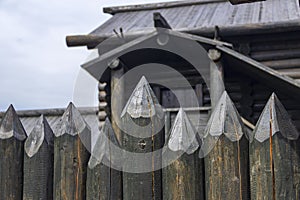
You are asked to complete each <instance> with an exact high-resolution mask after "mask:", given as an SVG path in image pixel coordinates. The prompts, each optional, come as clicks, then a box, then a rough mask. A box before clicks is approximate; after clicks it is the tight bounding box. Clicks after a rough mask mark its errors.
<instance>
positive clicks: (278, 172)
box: [250, 134, 300, 200]
mask: <svg viewBox="0 0 300 200" xmlns="http://www.w3.org/2000/svg"><path fill="white" fill-rule="evenodd" d="M299 145H300V141H299V139H298V140H297V141H290V140H288V139H286V138H283V137H282V135H281V134H276V135H274V136H273V137H272V152H271V154H272V156H273V163H274V174H275V177H274V180H275V186H273V178H272V169H271V168H270V166H271V163H270V140H267V141H265V142H263V143H260V142H258V141H256V140H254V142H253V143H252V144H251V145H250V172H251V173H250V178H251V199H273V196H274V197H275V199H286V200H288V199H299V197H300V184H299V183H300V174H299V170H300V168H299V166H300V152H299ZM273 187H275V188H273ZM273 189H275V194H273V192H274V191H273Z"/></svg>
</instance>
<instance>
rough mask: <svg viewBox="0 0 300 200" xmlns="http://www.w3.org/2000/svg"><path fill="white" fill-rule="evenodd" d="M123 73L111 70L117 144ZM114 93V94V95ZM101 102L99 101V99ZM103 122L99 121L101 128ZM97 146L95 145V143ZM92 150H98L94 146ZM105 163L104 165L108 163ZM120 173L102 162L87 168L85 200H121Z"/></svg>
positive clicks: (113, 122)
mask: <svg viewBox="0 0 300 200" xmlns="http://www.w3.org/2000/svg"><path fill="white" fill-rule="evenodd" d="M123 73H124V68H123V67H121V68H120V67H118V66H117V67H116V68H114V69H112V70H111V83H110V84H111V89H112V91H111V93H112V94H114V95H113V96H112V98H111V107H110V109H111V110H112V111H111V112H110V113H111V118H112V128H113V130H114V134H115V136H116V137H117V140H118V141H119V143H121V141H122V131H121V130H120V129H119V128H118V124H117V121H116V120H118V119H119V117H120V113H121V111H122V107H121V106H122V105H123V103H122V102H123V100H122V98H123V97H124V96H123V90H124V88H123V87H124V83H123V82H122V80H123V79H121V77H122V75H123ZM114 92H115V93H114ZM99 100H100V101H102V100H101V99H99ZM103 123H104V121H102V120H101V121H100V126H102V125H103ZM99 129H101V127H99ZM96 144H97V143H96ZM94 148H100V147H99V146H98V147H97V146H94ZM110 162H111V161H107V162H106V163H110ZM122 185H123V183H122V172H120V171H118V170H116V169H114V168H111V167H110V166H107V165H105V164H103V163H102V162H101V163H99V164H98V165H96V166H95V167H94V168H92V169H91V168H88V172H87V199H103V200H114V199H116V200H118V199H119V200H121V199H122V192H123V191H122Z"/></svg>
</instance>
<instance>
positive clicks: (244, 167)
mask: <svg viewBox="0 0 300 200" xmlns="http://www.w3.org/2000/svg"><path fill="white" fill-rule="evenodd" d="M248 156H249V154H248V140H247V139H246V138H245V136H243V138H242V139H241V140H240V141H237V142H232V141H230V140H229V139H228V138H227V137H225V135H222V136H221V137H220V138H219V139H218V141H217V143H216V145H215V146H214V148H213V149H212V150H211V152H210V153H209V154H208V155H207V156H206V157H205V158H204V163H205V179H206V188H205V189H206V199H209V200H215V199H249V191H248V189H249V180H248V174H249V171H248V166H249V163H248V162H249V160H248Z"/></svg>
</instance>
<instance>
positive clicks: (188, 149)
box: [163, 108, 204, 199]
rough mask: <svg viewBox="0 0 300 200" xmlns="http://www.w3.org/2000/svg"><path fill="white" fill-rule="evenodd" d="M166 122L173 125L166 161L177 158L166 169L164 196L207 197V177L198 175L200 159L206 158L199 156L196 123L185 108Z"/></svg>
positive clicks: (164, 156)
mask: <svg viewBox="0 0 300 200" xmlns="http://www.w3.org/2000/svg"><path fill="white" fill-rule="evenodd" d="M173 116H174V114H173ZM166 123H170V124H173V125H172V129H171V131H170V136H169V140H168V141H167V146H168V148H169V149H167V151H168V153H167V154H166V153H164V154H163V162H168V163H170V161H173V162H172V163H170V164H169V165H168V166H167V167H165V168H164V169H163V199H203V197H204V195H203V191H201V189H202V187H203V185H204V184H202V183H204V181H203V180H204V177H199V176H198V175H199V174H201V173H202V172H201V171H202V170H201V169H203V165H202V163H201V164H200V162H199V161H202V162H203V160H199V158H198V157H197V154H198V151H197V149H198V148H199V146H200V144H199V141H198V139H197V135H196V134H197V132H196V130H195V128H194V125H193V124H192V122H191V121H190V119H189V118H188V116H187V115H186V113H185V112H184V111H183V109H182V108H180V110H179V112H178V113H177V116H176V118H175V120H174V118H173V120H172V122H171V121H168V122H166ZM166 126H167V124H166ZM167 159H170V161H168V160H167ZM197 178H199V179H197Z"/></svg>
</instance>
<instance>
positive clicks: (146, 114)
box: [121, 77, 164, 200]
mask: <svg viewBox="0 0 300 200" xmlns="http://www.w3.org/2000/svg"><path fill="white" fill-rule="evenodd" d="M136 98H138V99H142V102H140V101H136ZM121 116H122V121H123V124H124V125H125V126H126V125H127V126H126V133H124V137H123V149H124V150H126V151H128V152H133V153H136V154H137V155H139V156H138V157H139V158H141V159H140V160H139V159H138V157H131V156H129V157H128V156H125V158H124V162H125V163H124V168H125V170H126V169H127V170H128V169H131V171H133V172H128V171H129V170H128V171H127V172H124V171H123V199H124V200H140V199H144V200H147V199H149V200H150V199H151V200H154V199H162V191H161V170H160V169H159V170H155V168H156V167H158V166H161V162H160V159H161V158H160V157H161V155H160V156H158V157H159V158H158V157H156V156H155V154H154V153H153V152H154V151H156V150H158V149H161V147H162V140H161V138H162V136H161V133H154V131H155V130H157V129H156V128H155V127H156V126H157V125H159V124H160V123H163V121H164V120H163V119H164V118H163V111H162V109H161V107H160V105H159V103H158V100H157V98H156V97H155V95H154V93H153V91H152V89H151V88H150V85H149V83H148V82H147V80H146V79H145V77H142V79H141V80H140V82H139V83H138V85H137V87H136V88H135V90H134V91H133V93H132V95H131V97H130V98H129V100H128V103H127V104H126V106H125V108H124V109H123V112H122V115H121ZM132 120H133V121H134V123H136V124H137V125H138V126H139V127H145V126H147V125H149V124H150V127H149V129H148V130H145V129H143V130H144V131H141V129H139V128H135V127H134V125H133V126H130V125H129V124H130V123H131V124H132ZM128 133H129V134H128ZM135 169H136V171H135ZM141 169H146V171H147V172H142V171H140V170H141ZM135 172H139V173H135Z"/></svg>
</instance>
